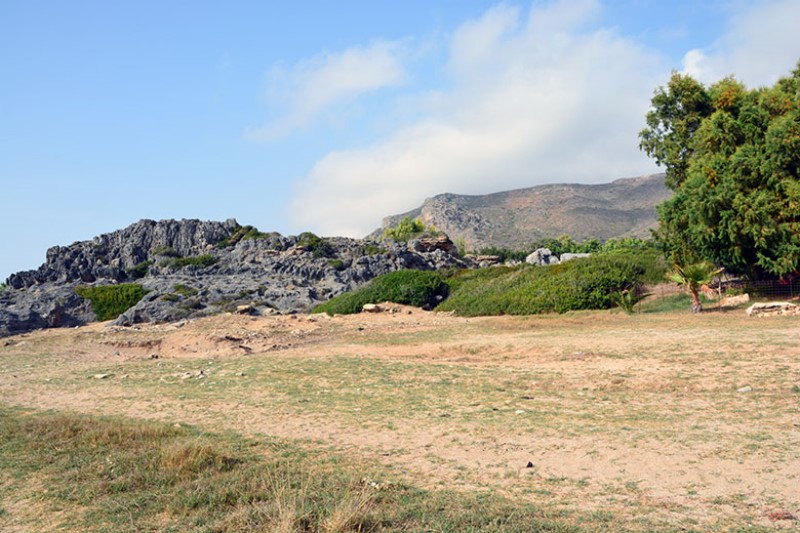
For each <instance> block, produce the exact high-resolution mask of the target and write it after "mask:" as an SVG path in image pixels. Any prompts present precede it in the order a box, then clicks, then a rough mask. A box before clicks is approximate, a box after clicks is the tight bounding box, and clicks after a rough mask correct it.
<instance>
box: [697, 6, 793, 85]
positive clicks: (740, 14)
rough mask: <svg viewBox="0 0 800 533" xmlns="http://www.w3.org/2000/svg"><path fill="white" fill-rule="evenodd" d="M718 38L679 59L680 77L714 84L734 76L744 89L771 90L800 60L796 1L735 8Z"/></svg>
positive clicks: (733, 7)
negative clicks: (681, 72) (754, 87)
mask: <svg viewBox="0 0 800 533" xmlns="http://www.w3.org/2000/svg"><path fill="white" fill-rule="evenodd" d="M731 13H732V15H731V18H730V21H729V23H728V27H727V29H726V31H725V33H724V35H723V36H722V37H720V38H719V39H717V40H716V41H715V42H714V44H713V45H712V46H710V47H709V48H707V49H695V50H690V51H689V52H687V53H686V55H685V56H684V59H683V68H684V72H685V73H687V74H689V75H691V76H692V77H694V78H696V79H698V80H700V81H702V82H704V83H713V82H715V81H717V80H719V79H722V78H723V77H725V76H728V75H731V74H732V75H735V76H736V78H737V79H739V80H741V81H743V82H744V83H745V84H747V85H748V86H760V85H772V84H774V83H775V82H776V81H777V80H778V78H780V77H782V76H786V75H787V74H789V72H790V71H791V70H792V69H793V68H794V67H795V65H796V64H797V60H798V58H800V38H798V22H799V21H800V2H798V1H797V0H772V1H759V2H752V3H750V4H748V5H746V6H743V5H741V4H734V5H733V6H732V10H731Z"/></svg>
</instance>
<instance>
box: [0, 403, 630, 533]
mask: <svg viewBox="0 0 800 533" xmlns="http://www.w3.org/2000/svg"><path fill="white" fill-rule="evenodd" d="M0 472H1V473H2V474H3V478H4V479H6V480H8V483H7V484H6V485H5V486H4V488H3V491H2V492H0V494H3V496H4V498H9V497H8V495H10V498H9V501H12V500H13V498H23V499H31V498H35V500H36V502H37V507H39V508H38V509H37V510H36V511H31V510H28V511H27V513H28V514H27V515H25V519H26V520H27V521H28V523H23V524H22V525H23V529H25V527H24V526H31V527H33V526H35V525H36V524H41V523H46V524H48V527H52V529H59V530H74V531H79V530H80V531H219V532H227V531H307V532H326V531H330V532H346V531H374V532H400V531H442V532H445V531H447V532H455V531H487V532H522V531H543V532H547V531H551V532H556V531H557V532H573V531H575V532H577V531H584V530H591V531H595V530H598V528H599V529H603V528H612V529H614V530H622V529H625V528H624V527H623V526H622V524H620V523H617V522H616V520H615V517H614V516H613V515H610V514H608V513H606V514H605V515H604V516H603V517H602V518H593V517H592V516H589V515H587V516H578V515H575V514H573V513H571V512H569V511H558V512H557V511H555V510H553V509H546V510H542V509H539V508H538V507H536V506H534V505H532V504H529V503H522V502H515V501H511V500H509V499H505V498H501V497H499V496H495V495H491V494H485V493H481V494H464V493H457V492H452V491H425V490H420V489H417V488H414V487H412V486H408V485H407V484H404V483H403V482H400V481H398V480H397V479H395V478H394V477H393V475H391V474H387V472H386V471H385V469H382V468H379V467H377V466H375V465H371V464H367V463H365V462H363V461H357V460H355V459H352V458H344V457H342V456H339V455H336V454H333V453H331V452H328V451H325V450H322V449H315V448H312V447H311V446H310V445H308V444H305V443H300V442H282V441H276V440H271V439H270V440H254V439H244V438H242V437H239V436H236V435H231V434H224V435H220V434H209V433H204V432H201V431H199V430H197V429H194V428H187V427H174V426H167V425H164V424H156V423H151V422H139V421H132V420H127V419H121V418H97V417H87V416H77V415H68V414H52V413H41V412H30V411H21V410H12V409H7V408H0ZM33 486H36V487H40V488H38V489H35V488H31V487H33ZM7 507H8V506H5V507H4V508H7ZM54 511H60V512H57V513H54ZM37 513H38V514H37ZM15 514H16V511H8V510H6V512H5V513H3V514H2V515H0V526H1V525H2V523H3V522H2V521H3V520H4V519H8V518H10V519H12V520H14V519H17V520H18V519H19V518H18V517H16V516H15ZM587 521H588V522H587ZM576 524H582V525H581V526H578V525H576ZM17 525H20V524H19V522H17ZM584 527H586V529H583V528H584Z"/></svg>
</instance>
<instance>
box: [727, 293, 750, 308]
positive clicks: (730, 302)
mask: <svg viewBox="0 0 800 533" xmlns="http://www.w3.org/2000/svg"><path fill="white" fill-rule="evenodd" d="M749 301H750V295H749V294H739V295H737V296H726V297H724V298H723V299H722V300H720V301H719V305H720V307H736V306H737V305H742V304H746V303H747V302H749Z"/></svg>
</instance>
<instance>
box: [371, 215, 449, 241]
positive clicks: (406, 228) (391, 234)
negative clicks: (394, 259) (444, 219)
mask: <svg viewBox="0 0 800 533" xmlns="http://www.w3.org/2000/svg"><path fill="white" fill-rule="evenodd" d="M423 233H438V231H437V230H436V228H435V227H433V226H428V227H425V223H424V222H422V221H421V220H420V219H418V218H417V219H412V218H411V217H405V218H404V219H403V220H401V221H400V222H398V223H397V225H396V226H394V227H393V228H386V229H385V230H383V238H384V239H392V240H395V241H397V242H405V241H408V240H410V239H413V238H415V237H419V236H420V235H422V234H423Z"/></svg>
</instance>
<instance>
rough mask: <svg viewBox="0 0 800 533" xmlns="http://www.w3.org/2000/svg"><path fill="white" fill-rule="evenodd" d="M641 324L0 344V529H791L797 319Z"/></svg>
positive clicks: (589, 316)
mask: <svg viewBox="0 0 800 533" xmlns="http://www.w3.org/2000/svg"><path fill="white" fill-rule="evenodd" d="M657 310H658V309H655V308H653V307H651V308H650V309H649V312H645V311H648V309H647V308H645V309H643V312H642V313H640V314H635V315H632V316H628V315H625V314H623V313H620V312H575V313H567V314H564V315H543V316H537V317H528V318H522V317H494V318H458V317H452V316H448V315H445V314H437V313H424V312H421V311H411V310H409V309H407V308H398V309H397V312H396V313H385V314H381V315H369V316H366V315H352V316H348V317H334V318H329V317H327V316H325V315H312V316H300V317H269V318H258V319H253V318H250V317H238V316H223V317H216V318H211V319H203V320H198V321H193V322H190V323H188V324H186V325H183V326H182V327H178V326H175V325H172V326H147V327H142V328H140V329H122V328H109V327H106V326H103V325H95V326H90V327H87V328H80V329H77V330H50V331H43V332H37V333H34V334H29V335H24V336H19V337H14V338H9V339H5V340H3V344H4V345H0V394H2V398H3V403H4V404H5V405H6V407H5V408H4V409H3V410H2V426H0V436H1V438H2V440H1V441H0V442H1V444H0V446H2V449H0V476H2V477H0V497H2V500H0V530H3V531H6V530H12V531H13V530H19V531H50V530H54V529H59V528H61V529H65V530H76V531H79V530H87V529H92V530H107V531H120V530H129V531H134V530H136V531H140V530H155V531H186V530H197V531H246V530H253V529H256V530H266V531H607V530H629V531H685V530H695V531H719V530H722V531H740V530H741V531H753V530H764V531H770V530H775V529H785V528H792V527H797V524H798V522H797V521H796V520H794V519H793V517H795V516H797V515H798V513H800V497H799V494H800V491H798V490H797V487H798V486H800V425H798V422H799V421H800V348H799V347H798V346H799V344H798V340H799V339H798V336H800V335H799V334H800V327H798V326H800V324H798V322H797V319H796V318H787V317H774V318H762V319H751V318H748V317H746V316H745V315H744V313H743V311H741V310H733V311H728V312H717V311H714V312H708V313H704V314H703V315H701V316H690V315H689V314H688V313H686V312H685V311H683V310H679V311H667V312H664V311H663V310H662V311H661V312H655V311H657ZM154 356H157V357H154Z"/></svg>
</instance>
